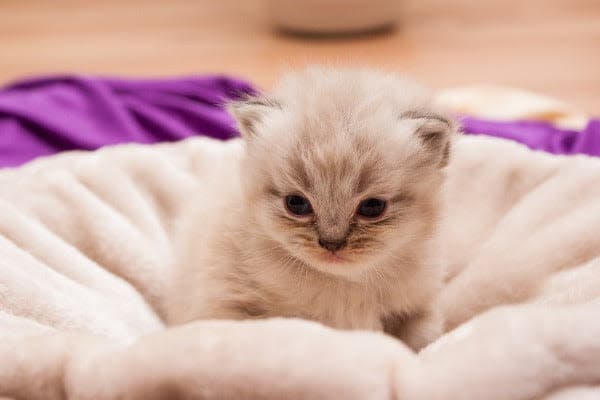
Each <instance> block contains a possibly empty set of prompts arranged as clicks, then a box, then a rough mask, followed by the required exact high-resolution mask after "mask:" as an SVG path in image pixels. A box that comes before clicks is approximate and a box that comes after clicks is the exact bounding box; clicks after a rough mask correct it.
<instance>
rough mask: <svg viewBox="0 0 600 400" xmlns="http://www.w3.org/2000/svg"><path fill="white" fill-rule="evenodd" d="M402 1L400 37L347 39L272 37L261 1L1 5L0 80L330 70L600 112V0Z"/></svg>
mask: <svg viewBox="0 0 600 400" xmlns="http://www.w3.org/2000/svg"><path fill="white" fill-rule="evenodd" d="M298 1H301V0H298ZM399 1H403V3H404V11H403V15H402V17H401V22H400V25H399V27H398V29H397V30H396V31H395V32H393V33H392V34H388V35H379V36H371V37H362V38H353V39H348V40H342V39H301V38H298V37H290V36H285V35H280V34H276V33H274V31H273V30H272V29H271V28H270V26H269V24H268V19H267V17H266V13H265V12H264V2H263V1H262V0H239V1H235V0H162V1H152V0H95V1H91V0H79V1H77V0H71V1H68V0H0V82H6V81H8V80H13V79H16V78H19V77H23V76H27V75H31V74H45V73H49V72H84V73H99V74H121V75H145V76H149V75H171V74H192V73H205V72H224V73H229V74H235V75H239V76H242V77H245V78H247V79H250V80H251V81H253V82H255V83H257V84H259V85H261V86H263V87H269V86H270V85H271V84H272V83H273V81H274V80H275V79H276V77H277V75H278V74H279V73H280V72H281V71H282V70H283V69H285V68H287V67H290V66H291V67H294V66H298V65H303V64H306V63H312V62H319V63H323V62H325V63H331V62H335V63H339V64H344V63H352V64H366V65H373V66H379V67H382V68H386V69H395V70H402V71H405V72H407V73H409V74H411V75H413V76H415V77H417V78H419V79H421V80H422V81H424V82H425V83H427V84H429V85H431V86H433V87H437V88H439V87H449V86H456V85H465V84H473V83H493V84H500V85H509V86H515V87H521V88H526V89H531V90H535V91H538V92H542V93H546V94H549V95H552V96H555V97H559V98H561V99H564V100H566V101H568V102H571V103H573V104H575V105H577V106H579V107H581V108H582V109H584V110H587V111H588V112H591V113H595V114H600V1H599V0H527V1H520V0H519V1H517V0H506V1H505V0H456V1H447V0H399Z"/></svg>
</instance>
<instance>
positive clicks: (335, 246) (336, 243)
mask: <svg viewBox="0 0 600 400" xmlns="http://www.w3.org/2000/svg"><path fill="white" fill-rule="evenodd" d="M347 244H348V241H347V240H346V238H343V239H335V240H331V239H323V238H319V246H321V247H322V248H324V249H325V250H329V251H338V250H341V249H343V248H344V247H346V245H347Z"/></svg>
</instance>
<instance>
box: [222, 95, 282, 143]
mask: <svg viewBox="0 0 600 400" xmlns="http://www.w3.org/2000/svg"><path fill="white" fill-rule="evenodd" d="M227 109H228V110H229V112H230V113H231V114H232V115H233V116H234V118H235V119H236V121H237V124H238V128H239V130H240V132H241V134H242V136H243V137H245V138H251V137H253V136H256V134H257V133H258V126H259V125H260V123H261V122H262V121H263V119H264V117H265V116H266V115H267V113H269V112H271V111H273V110H275V109H281V104H279V102H277V101H276V100H273V99H270V98H267V97H249V98H246V99H243V100H239V101H234V102H231V103H229V104H228V105H227Z"/></svg>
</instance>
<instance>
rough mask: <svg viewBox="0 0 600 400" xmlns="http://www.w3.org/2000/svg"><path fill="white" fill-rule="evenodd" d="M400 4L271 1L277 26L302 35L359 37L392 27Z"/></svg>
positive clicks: (345, 0)
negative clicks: (339, 34) (346, 35)
mask: <svg viewBox="0 0 600 400" xmlns="http://www.w3.org/2000/svg"><path fill="white" fill-rule="evenodd" d="M399 4H400V2H399V0H302V1H299V0H269V2H268V8H269V13H270V16H271V19H272V21H273V23H274V24H275V26H277V27H278V28H281V29H285V30H289V31H294V32H301V33H317V34H319V33H321V34H327V33H329V34H331V33H356V32H367V31H374V30H379V29H386V28H389V27H391V26H393V25H394V24H395V23H396V21H397V20H398V17H399Z"/></svg>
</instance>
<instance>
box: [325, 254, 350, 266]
mask: <svg viewBox="0 0 600 400" xmlns="http://www.w3.org/2000/svg"><path fill="white" fill-rule="evenodd" d="M321 258H322V259H323V260H324V261H326V262H328V263H332V264H341V263H344V262H347V261H348V259H347V258H345V257H344V256H342V255H341V254H339V253H337V252H336V253H333V252H327V253H325V254H323V255H322V256H321Z"/></svg>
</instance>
